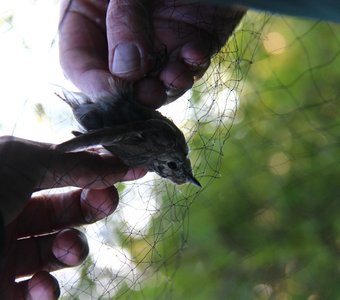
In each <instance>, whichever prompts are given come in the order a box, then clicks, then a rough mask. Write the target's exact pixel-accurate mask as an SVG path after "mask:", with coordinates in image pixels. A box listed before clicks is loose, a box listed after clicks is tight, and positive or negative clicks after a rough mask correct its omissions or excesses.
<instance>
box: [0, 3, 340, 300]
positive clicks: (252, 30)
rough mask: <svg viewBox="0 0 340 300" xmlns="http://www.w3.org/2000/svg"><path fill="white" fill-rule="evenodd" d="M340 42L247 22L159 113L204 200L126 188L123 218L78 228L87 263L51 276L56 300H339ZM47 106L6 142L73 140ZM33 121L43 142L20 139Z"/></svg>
mask: <svg viewBox="0 0 340 300" xmlns="http://www.w3.org/2000/svg"><path fill="white" fill-rule="evenodd" d="M50 2H52V1H50ZM32 3H33V2H32ZM38 3H40V2H39V1H38ZM14 17H15V12H13V11H10V13H8V15H7V17H4V18H3V19H2V20H1V27H2V29H1V30H2V33H3V34H4V36H5V37H7V36H8V35H9V33H10V32H12V33H14V35H15V34H16V36H17V30H18V29H15V27H13V26H12V24H13V18H14ZM38 20H39V21H38ZM38 20H37V22H42V21H41V19H38ZM338 29H339V25H337V24H333V23H327V22H321V21H314V20H302V19H298V18H291V17H283V16H271V15H268V14H264V13H259V12H248V13H247V15H246V16H245V17H244V18H243V20H242V21H241V23H240V25H239V26H238V27H237V29H236V30H235V32H234V33H233V34H232V36H231V37H230V39H229V41H228V43H227V44H226V46H224V47H223V48H222V49H221V51H219V53H218V54H216V55H215V56H214V57H213V59H212V63H211V66H210V68H209V69H208V71H207V72H206V74H205V75H204V77H203V78H201V79H200V80H198V81H197V82H196V83H195V85H194V87H193V88H192V89H191V90H190V91H188V92H187V93H186V94H185V95H183V96H182V97H181V99H179V100H177V101H175V102H174V103H171V104H169V105H167V106H165V107H163V108H162V109H161V111H162V113H163V114H164V115H166V116H168V117H169V118H170V119H172V120H173V121H174V123H175V124H176V125H177V126H179V127H180V128H181V130H182V131H183V133H184V134H185V136H186V139H187V141H188V144H189V147H190V150H191V151H190V159H191V161H192V164H193V169H194V174H195V176H196V177H197V179H198V180H199V181H200V182H201V184H202V186H203V188H202V189H197V188H196V187H194V186H192V185H184V186H176V185H174V184H172V183H170V182H167V181H165V180H164V179H160V178H159V177H157V176H156V175H154V174H148V175H147V176H145V177H144V178H141V179H139V180H137V181H134V182H125V183H120V184H118V185H117V189H118V191H119V195H120V202H119V206H118V208H117V210H116V211H115V212H114V213H113V214H112V215H111V216H108V217H107V218H105V219H104V220H102V221H98V222H96V223H94V224H92V225H88V226H84V227H82V228H81V230H82V231H83V232H85V234H86V236H87V239H88V242H89V246H90V254H89V256H88V258H87V259H86V260H85V262H84V263H83V264H82V265H80V266H79V267H76V268H70V269H65V270H62V271H58V272H56V273H55V276H56V277H57V278H58V280H59V282H60V286H61V289H62V295H61V299H226V298H228V299H229V298H230V299H309V300H315V299H336V298H338V297H339V296H340V290H339V288H338V284H337V281H338V278H339V275H340V274H339V249H340V248H339V247H340V235H339V233H340V223H339V220H340V218H339V216H340V210H339V206H338V205H337V201H338V199H339V179H340V173H339V171H340V168H339V154H340V153H339V140H340V139H339V132H340V131H339V121H338V112H339V108H338V105H337V102H338V95H339V88H338V80H339V71H338V67H337V66H338V64H339V63H340V62H338V60H339V53H340V34H339V32H340V31H339V30H338ZM51 36H52V39H53V35H51ZM51 36H50V37H51ZM22 41H23V45H24V47H27V48H28V50H27V51H31V49H30V46H29V45H28V46H27V45H26V44H25V43H24V42H25V37H22ZM47 48H48V47H47ZM48 49H49V50H48V51H49V55H50V56H52V59H56V55H55V53H56V49H55V46H53V47H52V48H51V47H49V48H48ZM32 51H33V50H32ZM35 51H36V50H35ZM2 59H4V58H2ZM49 59H50V58H49ZM52 78H53V76H52ZM3 80H4V78H3ZM16 84H21V80H20V81H19V80H16ZM61 84H62V85H63V86H65V85H66V87H67V84H68V83H66V82H62V83H61ZM29 90H30V91H31V89H29ZM33 90H34V88H33ZM39 91H41V88H40V89H39ZM40 93H42V95H41V94H40ZM48 93H50V91H44V92H39V93H38V94H37V92H36V91H34V92H33V91H32V96H29V98H28V99H27V97H24V98H23V97H22V95H19V96H18V97H21V102H20V101H19V100H18V101H19V103H21V104H20V105H21V108H20V109H19V110H18V109H16V110H15V111H16V112H17V113H16V114H14V115H15V121H13V122H12V123H9V124H10V125H6V124H4V122H3V127H2V132H3V133H8V131H9V130H12V132H11V133H13V134H14V135H23V136H25V137H27V138H32V139H34V137H37V136H38V137H39V136H42V133H41V132H44V133H45V132H46V131H47V132H48V133H51V132H53V133H54V134H55V136H54V137H53V138H52V142H59V141H62V140H66V139H67V138H68V137H70V133H69V132H70V131H71V130H72V129H74V124H75V123H74V121H73V117H72V115H71V113H70V111H69V110H68V108H65V104H64V103H60V100H58V99H51V98H49V99H48V101H46V100H43V99H44V97H45V96H46V94H48ZM22 99H25V100H24V101H22ZM13 101H14V100H13ZM52 103H53V104H52ZM2 107H6V106H5V104H4V103H2ZM51 107H53V109H52V108H51ZM18 111H19V112H20V113H18ZM32 120H33V121H32ZM27 122H35V123H36V124H39V128H40V129H39V128H37V129H32V130H33V133H32V132H30V133H25V132H24V131H23V130H22V129H21V128H23V127H25V124H27ZM41 128H42V129H41ZM44 139H45V141H46V138H44ZM55 192H56V191H55V190H51V191H48V193H55Z"/></svg>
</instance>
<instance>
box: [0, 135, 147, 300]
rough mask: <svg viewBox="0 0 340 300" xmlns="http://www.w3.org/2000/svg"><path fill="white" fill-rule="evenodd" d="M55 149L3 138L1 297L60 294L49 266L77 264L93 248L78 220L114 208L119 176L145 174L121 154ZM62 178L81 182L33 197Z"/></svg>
mask: <svg viewBox="0 0 340 300" xmlns="http://www.w3.org/2000/svg"><path fill="white" fill-rule="evenodd" d="M50 149H51V147H50V145H49V144H43V143H37V142H31V141H27V140H23V139H18V138H14V137H1V138H0V167H1V168H0V199H1V202H0V209H1V211H2V216H3V218H4V220H5V223H6V227H5V248H4V253H3V255H4V256H3V257H2V258H4V260H3V264H2V265H1V266H0V278H1V281H0V298H1V299H19V300H20V299H57V298H58V293H59V287H58V283H57V281H56V280H55V279H54V277H53V276H52V275H50V274H49V273H48V272H50V271H54V270H58V269H61V268H65V267H70V266H75V265H78V264H80V263H81V262H82V261H83V260H84V259H85V257H86V256H87V254H88V246H87V241H86V238H85V236H84V235H83V234H82V233H81V232H80V231H78V230H76V229H73V228H72V227H73V226H79V225H83V224H89V223H92V222H94V221H97V220H99V219H101V218H104V217H106V216H108V215H109V214H111V213H112V212H113V211H114V210H115V208H116V206H117V204H118V193H117V191H116V189H115V188H114V187H113V186H112V184H113V183H115V182H117V181H121V180H132V179H136V178H138V177H141V176H143V175H144V174H145V172H144V170H142V169H129V170H128V169H127V167H126V166H124V165H122V163H120V162H119V161H118V160H117V159H115V158H114V157H100V156H98V155H94V154H91V153H66V154H64V153H61V152H57V151H53V150H50ZM62 186H78V187H81V188H82V189H77V190H72V191H68V192H64V193H49V194H45V195H34V196H32V197H31V199H30V200H29V198H30V196H31V194H32V192H33V191H37V190H41V189H47V188H54V187H62ZM23 207H24V208H23ZM22 208H23V209H22ZM13 218H14V219H13ZM31 275H33V277H32V278H31V279H29V280H24V281H22V282H20V283H16V282H15V279H17V278H20V277H22V276H31Z"/></svg>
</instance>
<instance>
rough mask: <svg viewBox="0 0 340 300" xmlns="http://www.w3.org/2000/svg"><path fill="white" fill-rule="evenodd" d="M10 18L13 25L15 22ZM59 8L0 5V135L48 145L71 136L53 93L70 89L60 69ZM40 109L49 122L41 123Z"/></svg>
mask: <svg viewBox="0 0 340 300" xmlns="http://www.w3.org/2000/svg"><path fill="white" fill-rule="evenodd" d="M10 18H11V19H10ZM57 24H58V5H57V2H56V1H52V0H45V1H44V0H38V1H20V0H16V1H13V0H2V1H1V2H0V49H1V55H0V82H1V89H0V105H1V110H0V124H1V127H0V134H1V135H3V134H13V135H15V136H20V137H26V138H30V139H33V140H41V141H46V142H48V141H49V142H52V141H61V140H64V139H65V137H68V136H70V133H69V131H70V129H69V128H70V125H71V123H70V122H71V121H70V118H69V116H70V114H69V110H68V108H67V106H66V105H65V103H62V101H60V99H58V98H57V97H56V96H55V95H54V92H55V91H57V90H58V88H57V87H56V86H55V85H60V86H63V87H66V88H67V87H68V86H70V83H68V82H67V81H66V80H65V78H64V76H63V74H62V72H61V70H60V67H59V63H58V49H57V48H58V47H57V41H56V42H55V44H54V46H51V43H52V41H53V40H54V38H55V37H56V33H57ZM38 103H41V104H42V105H43V107H44V109H45V110H46V113H47V116H45V117H42V118H38V117H37V114H36V113H35V106H36V105H37V104H38Z"/></svg>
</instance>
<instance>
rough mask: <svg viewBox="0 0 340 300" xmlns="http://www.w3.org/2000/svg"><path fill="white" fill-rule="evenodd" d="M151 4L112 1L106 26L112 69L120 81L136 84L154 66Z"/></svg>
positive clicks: (128, 0) (126, 0)
mask: <svg viewBox="0 0 340 300" xmlns="http://www.w3.org/2000/svg"><path fill="white" fill-rule="evenodd" d="M148 2H149V1H133V0H125V1H121V0H111V1H110V3H109V6H108V9H107V17H106V26H107V40H108V51H109V67H110V71H111V73H112V74H114V75H116V76H117V77H120V78H123V79H128V80H136V79H140V78H142V76H143V75H144V74H146V73H147V72H148V71H149V70H150V68H152V66H153V61H152V55H151V53H152V51H153V45H152V40H153V32H152V26H151V9H150V8H149V6H148Z"/></svg>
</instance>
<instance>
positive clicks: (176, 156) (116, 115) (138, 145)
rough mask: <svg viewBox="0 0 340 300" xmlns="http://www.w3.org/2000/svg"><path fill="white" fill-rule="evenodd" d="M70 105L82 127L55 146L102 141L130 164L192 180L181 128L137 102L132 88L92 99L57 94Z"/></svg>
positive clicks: (63, 147) (59, 148) (70, 147)
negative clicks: (81, 130) (73, 135)
mask: <svg viewBox="0 0 340 300" xmlns="http://www.w3.org/2000/svg"><path fill="white" fill-rule="evenodd" d="M59 97H60V98H61V99H63V100H64V101H65V102H66V103H68V104H69V105H70V107H71V108H72V110H73V114H74V116H75V118H76V120H77V121H78V122H79V123H80V125H81V126H82V127H83V129H84V132H74V134H75V135H76V136H75V137H74V138H73V139H71V140H69V141H66V142H64V143H61V144H59V145H56V146H55V149H56V150H57V151H62V152H71V151H77V150H80V149H84V148H86V147H89V146H95V145H101V146H103V147H104V148H105V149H107V150H108V151H110V152H111V153H112V154H114V155H116V156H117V157H118V158H120V159H121V160H122V161H123V162H124V163H125V164H126V165H127V166H129V167H144V168H146V169H147V170H148V171H151V172H156V173H157V174H158V175H160V176H161V177H163V178H166V179H169V180H171V181H172V182H174V183H176V184H183V183H187V182H190V183H193V184H194V185H196V186H198V187H201V185H200V183H199V182H198V180H197V179H196V178H195V177H194V176H193V174H192V168H191V163H190V160H189V158H188V153H189V149H188V146H187V143H186V140H185V137H184V135H183V133H182V132H181V130H180V129H179V128H178V127H177V126H176V125H175V124H174V123H173V122H172V121H171V120H169V119H168V118H166V117H164V116H163V115H162V114H161V113H160V112H158V111H155V110H152V109H150V108H147V107H144V106H142V105H141V104H138V103H137V102H136V101H134V100H133V99H134V98H133V92H132V89H131V88H126V87H125V88H122V89H120V90H119V93H117V94H116V95H112V96H105V97H102V98H100V99H96V100H95V101H92V99H90V98H89V97H88V96H86V95H84V94H82V93H71V92H67V91H64V97H61V96H59Z"/></svg>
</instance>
